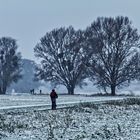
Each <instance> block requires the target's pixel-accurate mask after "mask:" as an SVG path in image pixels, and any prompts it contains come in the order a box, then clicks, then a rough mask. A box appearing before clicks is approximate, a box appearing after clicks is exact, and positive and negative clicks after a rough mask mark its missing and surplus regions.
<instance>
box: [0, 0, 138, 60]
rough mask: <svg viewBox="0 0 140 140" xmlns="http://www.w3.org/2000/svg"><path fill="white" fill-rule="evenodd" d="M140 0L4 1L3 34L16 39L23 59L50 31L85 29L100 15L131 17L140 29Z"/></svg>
mask: <svg viewBox="0 0 140 140" xmlns="http://www.w3.org/2000/svg"><path fill="white" fill-rule="evenodd" d="M139 6H140V0H0V37H2V36H8V37H12V38H15V39H16V40H17V43H18V45H19V51H21V53H22V56H23V58H28V59H34V58H35V57H34V52H33V48H34V47H35V45H36V44H37V42H39V39H40V38H41V37H43V36H44V35H45V33H46V32H48V31H51V30H52V29H54V28H59V27H61V26H65V27H67V26H69V25H72V26H73V27H74V28H75V29H85V28H86V27H87V26H89V25H90V24H91V22H92V21H94V20H96V18H97V17H98V16H107V17H110V16H113V17H116V16H118V15H123V16H128V17H129V19H130V20H132V22H133V25H134V26H135V27H136V28H138V30H139V31H140V14H139V13H140V8H139Z"/></svg>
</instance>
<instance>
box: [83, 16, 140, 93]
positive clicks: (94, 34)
mask: <svg viewBox="0 0 140 140" xmlns="http://www.w3.org/2000/svg"><path fill="white" fill-rule="evenodd" d="M85 35H86V36H87V41H88V42H89V44H90V45H89V48H90V49H91V50H92V48H93V49H95V46H96V48H97V50H98V53H94V54H93V55H92V57H91V59H90V61H89V63H88V67H89V71H90V76H91V77H92V78H94V80H95V79H96V81H97V85H98V86H100V87H102V88H104V89H107V88H110V89H111V95H115V91H116V87H121V86H123V85H128V83H129V82H130V81H131V80H133V79H135V78H136V76H137V74H138V69H137V66H138V52H137V47H138V45H139V38H140V36H139V35H138V32H137V29H135V28H133V26H132V23H131V21H130V20H129V19H128V17H122V16H121V17H116V18H103V17H102V18H97V20H96V21H95V22H93V23H92V24H91V26H90V27H88V28H87V29H86V33H85ZM87 52H88V53H89V51H87Z"/></svg>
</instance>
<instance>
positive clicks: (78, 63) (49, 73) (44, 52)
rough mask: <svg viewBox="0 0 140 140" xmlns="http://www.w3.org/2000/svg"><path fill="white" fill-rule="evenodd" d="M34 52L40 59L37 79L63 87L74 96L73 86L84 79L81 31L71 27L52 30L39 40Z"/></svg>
mask: <svg viewBox="0 0 140 140" xmlns="http://www.w3.org/2000/svg"><path fill="white" fill-rule="evenodd" d="M34 52H35V56H37V57H39V58H41V65H40V67H38V68H37V73H36V76H37V78H38V79H44V80H46V81H51V82H52V83H55V84H56V85H57V84H61V85H64V86H65V87H66V88H67V90H68V94H74V89H75V86H76V85H80V84H81V83H82V80H83V79H84V78H85V74H84V73H85V66H84V65H83V63H84V61H86V59H85V56H84V53H83V33H82V31H80V30H79V31H75V30H74V29H73V27H71V26H70V27H69V28H59V29H54V30H52V31H51V32H49V33H46V35H45V36H44V37H42V38H41V40H40V43H38V44H37V45H36V47H35V48H34Z"/></svg>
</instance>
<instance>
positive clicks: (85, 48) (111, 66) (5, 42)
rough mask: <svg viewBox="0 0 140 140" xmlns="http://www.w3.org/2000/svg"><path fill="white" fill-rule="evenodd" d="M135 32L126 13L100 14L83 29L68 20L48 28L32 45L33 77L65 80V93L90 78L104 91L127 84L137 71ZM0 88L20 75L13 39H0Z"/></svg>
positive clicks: (139, 69)
mask: <svg viewBox="0 0 140 140" xmlns="http://www.w3.org/2000/svg"><path fill="white" fill-rule="evenodd" d="M139 41H140V36H139V34H138V31H137V29H136V28H134V27H133V25H132V22H131V21H130V20H129V18H128V17H122V16H118V17H116V18H112V17H109V18H107V17H99V18H97V20H95V21H94V22H92V24H91V25H90V26H89V27H87V28H86V29H85V30H75V29H74V28H73V27H72V26H69V27H68V28H65V27H61V28H58V29H53V30H52V31H50V32H47V33H46V35H44V36H43V37H42V38H41V39H40V41H39V43H38V44H37V45H36V46H35V48H34V53H35V56H36V57H37V58H39V59H40V65H37V66H36V74H35V77H36V79H37V80H45V81H47V82H49V81H50V82H52V83H53V84H55V85H64V86H65V87H66V88H67V90H68V94H74V89H75V87H76V86H82V85H83V84H84V79H86V78H89V79H90V80H91V81H93V83H94V84H96V85H97V86H98V87H100V88H102V89H104V91H105V92H108V90H110V94H111V95H115V94H116V88H119V87H122V86H125V85H129V83H130V82H131V81H133V80H135V79H139V77H140V66H139V55H140V54H139V53H140V52H139ZM0 52H1V54H0V71H1V73H0V93H1V94H5V92H6V88H7V87H8V86H9V85H10V83H12V82H16V81H17V80H18V79H19V78H21V75H20V71H21V65H20V60H21V55H20V53H18V52H17V45H16V41H15V40H14V39H11V38H1V39H0Z"/></svg>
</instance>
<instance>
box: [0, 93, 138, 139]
mask: <svg viewBox="0 0 140 140" xmlns="http://www.w3.org/2000/svg"><path fill="white" fill-rule="evenodd" d="M122 98H125V97H112V98H111V97H85V96H78V95H77V96H62V95H61V96H59V98H58V101H57V103H74V102H84V101H85V102H87V101H89V102H93V103H80V104H79V105H76V106H74V107H70V108H64V109H58V110H53V111H52V110H47V109H46V110H33V109H31V110H27V111H26V108H24V109H25V111H23V112H20V111H19V112H18V110H16V111H14V110H13V111H11V110H10V111H1V112H0V138H1V139H2V140H107V139H108V140H139V139H140V99H138V98H137V99H135V98H134V99H133V98H128V99H127V98H125V99H123V100H122ZM4 100H5V101H6V102H4ZM49 100H50V99H49V96H45V95H43V96H0V104H1V106H3V107H6V106H10V105H12V104H13V103H14V106H16V105H17V106H20V105H24V106H26V105H36V104H45V103H46V102H47V103H48V104H50V101H49ZM107 100H110V101H107ZM112 100H114V101H112ZM115 100H117V101H115ZM95 101H96V102H97V101H107V103H106V104H102V103H100V104H94V102H95ZM135 103H136V104H135ZM19 110H20V109H19Z"/></svg>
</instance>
